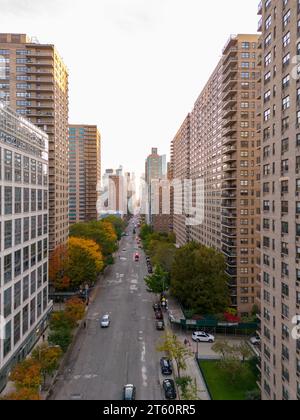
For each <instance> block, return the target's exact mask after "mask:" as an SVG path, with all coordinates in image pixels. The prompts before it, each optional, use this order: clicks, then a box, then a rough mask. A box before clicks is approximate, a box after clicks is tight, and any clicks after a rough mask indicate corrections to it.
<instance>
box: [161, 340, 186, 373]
mask: <svg viewBox="0 0 300 420" xmlns="http://www.w3.org/2000/svg"><path fill="white" fill-rule="evenodd" d="M157 351H159V352H164V353H166V354H167V355H168V356H169V357H170V359H171V360H174V361H175V363H176V367H177V373H178V377H179V378H180V377H181V372H182V371H184V370H186V368H187V364H186V362H187V359H188V358H189V357H192V356H193V353H192V352H191V351H190V350H189V349H188V348H187V347H186V346H185V345H184V344H183V343H181V341H180V340H179V339H178V338H177V336H176V335H173V334H166V336H165V338H164V341H163V343H161V344H160V345H159V346H158V347H157Z"/></svg>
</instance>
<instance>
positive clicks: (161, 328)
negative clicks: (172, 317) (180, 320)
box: [156, 321, 165, 331]
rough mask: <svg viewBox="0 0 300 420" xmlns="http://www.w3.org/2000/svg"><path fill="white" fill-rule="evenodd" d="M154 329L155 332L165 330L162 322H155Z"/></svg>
mask: <svg viewBox="0 0 300 420" xmlns="http://www.w3.org/2000/svg"><path fill="white" fill-rule="evenodd" d="M156 329H157V331H164V330H165V323H164V322H163V321H157V323H156Z"/></svg>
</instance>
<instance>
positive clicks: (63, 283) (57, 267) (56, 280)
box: [49, 245, 71, 291]
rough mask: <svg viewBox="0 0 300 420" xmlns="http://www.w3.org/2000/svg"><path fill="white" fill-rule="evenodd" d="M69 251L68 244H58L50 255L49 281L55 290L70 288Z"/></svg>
mask: <svg viewBox="0 0 300 420" xmlns="http://www.w3.org/2000/svg"><path fill="white" fill-rule="evenodd" d="M68 264H69V252H68V247H67V246H66V245H60V246H58V247H57V248H56V249H55V250H54V251H53V252H52V253H51V255H50V259H49V281H50V283H51V284H52V285H53V287H54V288H55V290H61V291H62V290H68V289H69V288H70V284H71V281H70V277H69V275H68Z"/></svg>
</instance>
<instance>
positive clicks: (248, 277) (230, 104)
mask: <svg viewBox="0 0 300 420" xmlns="http://www.w3.org/2000/svg"><path fill="white" fill-rule="evenodd" d="M258 41H259V36H258V35H238V36H234V37H231V39H230V40H229V42H228V43H227V45H226V46H225V48H224V51H223V62H222V73H223V83H222V104H223V169H222V172H223V185H222V203H221V207H222V222H221V224H222V251H223V252H224V254H225V255H226V256H227V257H228V260H227V263H228V268H227V272H228V274H229V275H230V278H231V294H232V301H233V303H235V304H236V305H237V307H238V310H239V314H240V315H241V316H247V314H248V315H250V314H251V312H252V310H253V307H254V306H255V304H256V303H257V301H256V299H257V293H258V288H257V283H256V280H257V274H258V272H259V267H258V266H257V263H256V256H257V251H256V246H257V239H259V237H258V234H257V224H258V223H259V208H260V202H259V198H258V197H257V193H258V191H259V184H258V182H257V175H258V168H257V158H258V155H259V151H258V148H257V146H258V140H259V135H258V133H257V126H258V124H259V123H260V119H259V117H258V115H257V113H258V111H259V106H260V101H259V100H258V99H257V89H258V84H259V79H260V71H261V70H260V65H259V64H258V62H257V58H258V54H259V50H258Z"/></svg>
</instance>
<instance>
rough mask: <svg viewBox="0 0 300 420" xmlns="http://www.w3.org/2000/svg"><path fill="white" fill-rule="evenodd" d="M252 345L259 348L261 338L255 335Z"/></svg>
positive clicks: (251, 341) (251, 340)
mask: <svg viewBox="0 0 300 420" xmlns="http://www.w3.org/2000/svg"><path fill="white" fill-rule="evenodd" d="M250 343H251V344H252V345H253V346H259V345H260V343H261V339H260V337H259V336H258V335H255V336H253V337H251V338H250Z"/></svg>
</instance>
